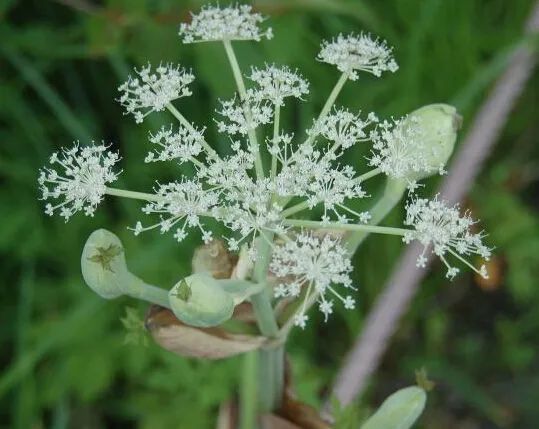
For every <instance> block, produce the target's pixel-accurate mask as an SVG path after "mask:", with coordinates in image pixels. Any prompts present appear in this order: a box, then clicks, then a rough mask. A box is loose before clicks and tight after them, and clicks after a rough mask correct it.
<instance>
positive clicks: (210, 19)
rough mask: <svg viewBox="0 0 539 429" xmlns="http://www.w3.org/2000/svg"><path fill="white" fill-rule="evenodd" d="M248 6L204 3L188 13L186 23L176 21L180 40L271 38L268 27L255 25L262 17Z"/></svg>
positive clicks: (270, 31) (207, 40)
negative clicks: (200, 7) (223, 5)
mask: <svg viewBox="0 0 539 429" xmlns="http://www.w3.org/2000/svg"><path fill="white" fill-rule="evenodd" d="M252 9H253V8H252V6H250V5H245V4H243V5H242V4H236V5H231V6H228V7H219V6H205V7H203V8H202V9H201V10H200V12H198V13H196V14H191V16H192V18H191V22H190V23H182V24H181V25H180V31H179V35H180V37H182V38H183V43H193V42H212V41H218V40H255V41H257V42H258V41H260V40H261V39H262V38H264V37H265V38H267V39H271V38H272V37H273V33H272V30H271V28H267V29H265V30H262V29H261V28H260V27H259V25H260V24H261V23H262V22H263V21H264V20H265V18H264V17H263V16H262V15H260V14H259V13H255V12H253V11H252Z"/></svg>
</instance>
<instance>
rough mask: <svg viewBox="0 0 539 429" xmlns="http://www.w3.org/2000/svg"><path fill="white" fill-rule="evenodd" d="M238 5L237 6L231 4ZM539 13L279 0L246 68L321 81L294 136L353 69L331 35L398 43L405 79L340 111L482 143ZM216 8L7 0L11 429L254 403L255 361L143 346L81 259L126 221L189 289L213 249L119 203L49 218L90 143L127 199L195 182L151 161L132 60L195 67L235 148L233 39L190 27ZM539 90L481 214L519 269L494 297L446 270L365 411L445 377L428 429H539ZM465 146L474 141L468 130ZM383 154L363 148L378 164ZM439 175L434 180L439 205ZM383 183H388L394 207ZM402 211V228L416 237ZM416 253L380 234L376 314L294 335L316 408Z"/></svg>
mask: <svg viewBox="0 0 539 429" xmlns="http://www.w3.org/2000/svg"><path fill="white" fill-rule="evenodd" d="M225 3H227V2H226V1H221V4H225ZM532 3H533V2H532V1H531V0H512V1H508V0H455V1H450V0H349V1H346V0H260V1H257V2H255V5H256V7H257V8H258V9H260V10H261V11H262V12H263V13H265V14H266V15H271V16H272V18H271V25H272V26H273V28H274V32H275V38H274V39H273V40H272V41H271V42H262V43H259V44H254V43H242V44H238V45H237V51H238V56H239V58H240V62H241V64H242V66H243V67H244V68H246V67H247V66H248V65H249V64H258V65H260V64H263V63H264V62H265V61H267V62H276V63H278V64H288V65H290V66H292V67H297V68H298V69H300V70H301V72H302V73H303V74H304V75H305V76H306V77H307V78H308V79H309V80H310V81H311V94H310V96H309V99H308V102H307V103H304V104H301V105H294V106H292V107H291V108H289V109H288V110H287V114H286V115H285V117H284V119H283V120H284V121H285V122H284V123H285V124H287V125H288V127H289V128H290V129H291V130H301V129H303V128H305V126H307V125H309V124H310V123H311V120H312V117H313V116H314V115H315V113H316V112H317V111H318V110H319V109H320V107H321V105H322V104H323V102H324V100H325V97H326V96H327V94H328V93H329V91H330V90H331V87H332V85H333V84H334V82H335V80H336V79H337V77H338V75H337V72H336V70H335V69H334V68H332V67H330V66H328V65H326V64H322V63H320V62H317V61H315V60H314V57H315V56H316V54H317V52H318V48H319V43H320V41H321V40H322V39H324V38H328V37H331V36H333V35H336V34H338V33H339V32H349V31H356V32H359V31H361V30H365V31H372V32H374V33H376V34H378V35H380V36H381V37H383V38H386V39H387V40H388V41H389V43H390V44H392V45H394V46H395V56H396V58H397V61H398V63H399V64H400V67H401V68H400V70H399V72H398V73H396V74H394V75H390V76H385V77H384V78H382V79H375V78H371V77H368V76H367V77H364V76H362V78H361V79H360V80H359V81H358V82H356V83H348V84H347V86H346V87H345V90H344V92H343V94H342V97H341V98H340V101H339V102H340V103H341V104H343V105H345V106H348V107H350V108H352V109H362V110H364V111H371V110H373V111H376V112H378V113H379V114H380V115H382V116H390V115H402V114H405V113H406V112H409V111H411V110H413V109H415V108H417V107H419V106H421V105H424V104H428V103H431V102H450V103H454V104H456V105H457V107H458V108H459V110H460V111H461V113H462V114H463V116H464V132H465V131H466V127H467V126H469V124H470V123H471V121H472V120H473V117H474V113H475V112H476V110H477V108H478V106H479V105H480V104H481V102H482V101H483V100H484V97H485V95H486V93H487V92H488V90H489V88H490V87H491V84H492V82H493V80H494V79H495V78H496V77H497V76H498V74H499V72H500V70H501V69H502V67H503V66H504V65H505V64H506V62H507V52H509V51H510V50H511V49H512V48H513V47H514V46H515V45H516V44H518V43H520V42H521V41H522V37H523V36H522V26H523V21H524V19H525V17H526V16H527V14H528V12H529V10H530V8H531V6H532ZM199 6H200V3H199V2H197V1H183V0H153V1H152V0H104V1H101V2H97V1H95V2H93V1H90V0H85V1H82V0H78V1H74V0H72V1H68V0H63V1H49V0H35V1H31V0H26V1H16V0H3V1H2V2H0V269H1V277H0V278H1V281H0V285H1V286H0V345H1V351H2V353H1V354H0V370H1V374H0V427H2V428H14V429H27V428H32V429H34V428H35V429H38V428H54V429H64V428H141V429H142V428H144V429H156V428H159V429H160V428H182V429H184V428H185V429H190V428H197V429H198V428H211V427H212V426H213V424H214V421H215V415H216V410H217V407H218V404H219V403H220V402H221V401H223V400H226V399H227V398H229V397H231V395H233V394H234V393H235V390H236V386H237V383H238V381H239V370H240V368H241V360H240V359H229V360H225V361H218V362H207V361H196V360H192V359H182V358H179V357H176V356H174V355H172V354H169V353H167V352H165V351H162V350H160V349H158V348H157V347H156V346H155V345H153V344H150V346H148V347H143V346H134V345H124V344H123V342H124V338H125V335H126V331H125V328H124V327H123V326H122V323H121V321H120V318H121V317H123V316H124V313H125V307H126V306H132V307H135V308H137V310H138V312H139V314H140V315H141V317H142V315H143V314H144V310H145V305H144V304H139V303H137V302H134V301H132V300H127V299H126V300H123V299H121V300H118V301H110V302H105V301H103V300H101V299H99V298H98V297H96V296H95V294H93V293H92V292H91V291H90V290H89V289H87V288H86V287H85V285H84V284H83V281H82V278H81V274H80V269H79V255H80V251H81V249H82V246H83V244H84V241H85V239H86V237H87V236H88V235H89V233H90V232H91V231H92V230H94V229H96V228H100V227H106V228H108V229H110V230H112V231H114V232H115V233H116V234H118V235H119V236H120V237H121V238H122V240H123V241H124V243H125V245H126V248H127V252H128V258H129V263H130V265H131V267H132V269H133V271H134V272H136V273H137V274H139V275H141V276H143V277H144V278H145V279H147V280H148V281H150V282H153V283H155V284H159V285H162V286H170V285H172V284H174V283H175V282H176V281H177V280H178V279H179V278H181V277H182V276H184V275H186V274H188V273H189V266H190V258H191V255H192V252H193V249H194V248H195V247H196V246H197V245H198V242H199V241H198V240H199V238H198V237H196V236H193V237H191V238H190V239H189V240H188V241H187V242H186V243H185V244H182V245H181V246H180V245H177V244H176V243H175V242H174V240H173V239H172V237H171V236H169V235H165V236H160V235H159V234H152V233H148V234H146V235H142V236H140V237H137V238H135V237H133V235H132V234H131V233H130V232H129V231H127V230H126V226H128V225H129V226H132V225H134V223H135V222H136V220H138V219H139V218H140V217H141V213H140V205H139V204H138V203H136V202H132V201H123V200H116V199H112V198H110V199H107V201H106V202H105V203H104V204H103V205H102V207H100V208H99V210H98V212H97V214H96V216H95V217H94V218H85V217H84V216H82V215H79V216H75V217H74V218H73V219H72V220H71V221H70V222H69V223H68V224H64V223H63V221H62V220H61V219H59V218H56V217H55V218H49V217H47V216H46V215H45V214H44V213H43V210H42V208H43V207H42V203H41V202H40V201H38V200H37V197H38V192H37V185H36V179H37V169H38V168H39V167H40V166H41V165H43V164H44V163H45V162H46V161H47V157H48V156H49V155H50V153H51V152H52V151H54V150H57V149H58V148H59V147H61V146H63V145H69V144H70V143H71V142H72V141H73V140H77V139H80V140H81V141H83V142H85V141H88V140H90V139H96V140H97V141H100V140H105V141H106V142H112V143H113V145H114V147H115V148H117V149H118V150H120V151H121V154H122V157H123V160H122V168H123V170H124V174H123V175H122V178H121V180H120V184H119V186H122V187H128V188H129V189H134V190H142V191H144V190H149V189H151V187H152V186H153V183H154V181H155V180H170V179H172V178H174V177H175V176H177V175H178V173H179V170H178V167H177V166H175V165H172V164H170V165H165V164H151V165H148V164H144V162H143V158H144V156H145V154H146V152H147V150H148V148H149V144H148V141H147V131H148V130H155V129H156V128H157V127H159V126H160V124H161V123H167V122H169V121H171V120H172V118H170V117H167V115H166V114H163V115H152V116H151V118H150V119H149V120H147V121H145V123H144V124H143V125H136V124H135V123H134V121H133V120H132V119H131V118H130V117H124V116H123V115H122V111H121V108H120V106H119V105H118V103H116V102H115V101H114V99H115V98H116V97H117V91H116V88H117V86H118V85H119V84H120V83H121V82H123V81H124V80H125V78H126V76H127V74H128V73H129V71H130V69H131V67H132V66H135V65H141V64H144V63H146V62H147V61H151V62H154V63H155V62H159V61H174V62H176V61H179V62H181V63H182V65H184V66H187V67H190V68H192V69H193V71H194V73H195V75H196V76H197V81H196V82H195V84H194V96H193V97H191V98H189V99H184V100H181V102H180V103H178V106H179V107H180V108H181V110H182V111H184V112H186V115H187V116H188V117H189V118H190V119H192V120H193V121H195V122H196V123H198V124H209V125H210V127H209V130H208V134H207V135H208V137H209V138H210V140H211V141H214V142H215V145H216V147H218V148H220V150H223V148H224V147H225V146H226V144H227V143H226V140H224V139H223V138H222V136H219V135H217V133H216V132H215V130H214V129H213V128H212V127H211V117H212V115H213V111H214V109H215V108H216V107H217V100H218V98H219V97H223V98H224V97H228V96H230V95H231V94H232V92H233V90H234V86H233V81H232V76H231V73H230V71H229V69H228V66H227V64H226V59H225V56H224V53H223V50H222V48H221V47H220V46H219V45H217V44H216V45H213V44H202V45H194V46H193V45H191V46H184V45H182V44H181V43H180V41H179V39H178V37H177V28H178V24H179V22H181V21H183V20H186V19H188V16H189V15H188V11H189V10H190V9H195V10H196V9H197V8H198V7H199ZM538 81H539V78H538V76H537V74H535V75H534V76H533V77H532V80H531V81H530V82H529V84H528V86H527V88H526V90H525V91H524V93H523V95H522V96H521V97H520V98H519V100H518V104H517V106H516V108H515V109H514V111H513V112H512V115H511V117H510V119H509V122H508V124H507V126H506V127H504V130H503V135H502V137H501V139H500V141H499V142H498V144H497V146H496V149H495V150H494V153H493V154H492V156H490V157H489V160H488V164H487V166H486V169H485V170H484V171H483V172H482V174H481V176H480V178H479V179H478V180H477V183H475V184H474V186H473V191H472V193H471V195H470V198H469V199H468V200H467V201H466V206H468V207H470V208H472V209H473V211H474V214H475V216H477V217H479V218H481V219H482V220H483V226H484V227H485V229H486V230H487V231H488V232H489V234H490V235H489V237H488V242H489V244H491V245H493V246H496V248H497V249H496V259H495V263H496V267H497V268H499V270H500V275H499V276H496V277H497V278H496V279H495V280H496V281H494V282H493V284H492V285H491V286H490V287H489V288H486V287H485V286H484V285H482V284H480V283H478V282H477V280H476V279H475V278H474V277H473V276H472V275H470V274H469V273H465V274H463V275H461V276H460V277H459V278H458V279H456V280H455V281H454V282H452V283H448V282H447V281H446V280H445V279H444V275H443V271H442V269H441V267H440V266H435V267H434V269H433V270H432V271H431V273H430V274H429V276H428V278H427V279H426V280H425V281H424V284H423V285H422V287H421V289H420V292H419V294H418V296H417V297H416V299H415V300H414V302H413V304H412V307H411V309H410V311H409V312H408V314H407V315H406V317H405V318H404V319H403V320H402V322H401V323H400V325H399V328H398V331H397V334H396V335H395V337H394V339H393V341H392V344H391V347H390V349H389V352H388V353H387V354H386V355H385V357H384V360H383V362H382V365H381V368H380V370H379V371H378V372H377V374H376V376H375V378H374V379H373V380H372V383H371V386H370V388H369V390H368V392H367V393H366V394H365V395H364V396H363V398H362V400H361V404H360V405H358V406H360V407H362V408H363V409H367V408H369V407H373V406H376V405H377V404H379V403H380V401H381V399H382V398H383V397H384V396H385V395H387V394H388V393H390V392H392V391H393V390H395V389H397V388H399V387H402V386H405V385H408V384H411V383H413V373H414V370H415V369H417V368H419V367H421V366H425V367H426V368H427V369H428V371H429V374H430V375H431V377H432V378H433V379H434V380H435V381H436V382H437V387H436V389H435V390H434V391H433V392H432V393H431V394H430V396H429V401H428V405H427V410H426V412H425V413H424V416H423V418H422V419H421V422H420V423H419V424H418V427H419V428H429V429H431V428H432V429H445V428H448V429H449V428H463V429H479V428H481V429H482V428H530V429H532V428H537V427H539V407H538V406H537V404H538V403H539V359H538V352H539V347H538V346H539V310H538V305H539V291H538V290H537V288H538V287H539V219H538V210H539V148H538V147H539V146H538V137H537V136H538V134H539V121H538V119H539V110H538V107H537V103H538V101H539V99H538V96H539V89H538V86H537V83H538ZM461 135H462V134H461ZM364 155H365V151H362V150H361V149H358V150H356V151H355V152H353V153H352V155H351V156H352V157H355V159H357V166H360V165H364V163H365V161H364V158H363V156H364ZM435 185H436V182H435V180H434V181H430V182H428V183H427V186H426V188H425V189H424V192H425V193H429V192H432V190H433V189H434V186H435ZM379 186H380V183H379V182H376V181H374V182H373V183H370V184H369V189H368V190H369V192H370V193H371V194H372V195H373V196H376V193H377V192H378V190H379ZM401 218H402V208H399V209H397V210H395V212H394V213H393V214H392V215H391V216H390V217H389V218H388V219H387V222H386V224H388V225H398V223H399V219H401ZM402 249H403V246H402V245H401V243H400V242H399V240H397V239H395V238H392V237H388V238H385V237H382V238H379V237H376V238H374V237H371V238H370V239H369V240H367V242H366V243H365V245H364V246H363V248H362V249H361V250H360V251H359V253H358V254H357V256H356V260H355V267H356V269H355V272H354V276H355V278H356V280H357V282H358V284H359V285H360V287H359V291H358V299H359V302H360V305H359V309H358V310H357V311H354V312H344V311H342V312H341V311H339V312H338V313H337V314H336V315H335V317H333V318H332V319H331V320H330V322H328V323H327V324H323V323H322V322H321V321H320V320H318V322H319V323H318V322H313V323H311V324H310V326H309V327H308V329H306V330H305V331H304V332H299V331H295V332H294V333H293V335H292V338H291V341H290V346H289V350H290V356H291V363H292V367H293V373H294V376H295V381H296V384H297V391H298V393H299V395H300V397H301V398H302V399H303V400H304V401H306V402H308V403H310V404H313V405H317V404H319V403H320V400H321V397H322V396H323V394H324V393H325V392H327V389H328V387H329V385H330V382H331V380H332V377H333V376H334V374H335V371H336V369H337V367H338V366H339V365H340V363H341V361H342V358H343V356H344V354H345V352H346V350H347V349H348V348H349V346H350V344H351V342H352V341H353V339H354V338H355V336H356V335H357V333H358V332H359V331H360V330H361V325H362V321H363V319H364V316H365V314H366V312H367V311H368V310H369V308H370V307H371V304H372V302H373V300H374V298H375V297H376V295H377V293H378V292H379V291H380V289H381V287H382V286H383V285H384V281H385V280H386V278H387V276H388V275H389V273H390V272H391V269H392V267H393V264H394V262H395V260H396V258H397V257H398V255H399V254H400V252H401V251H402Z"/></svg>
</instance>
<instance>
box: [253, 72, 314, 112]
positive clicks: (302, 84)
mask: <svg viewBox="0 0 539 429" xmlns="http://www.w3.org/2000/svg"><path fill="white" fill-rule="evenodd" d="M249 79H250V80H252V81H253V82H255V83H256V84H257V87H256V88H250V89H248V90H247V98H250V99H252V100H255V101H263V100H268V101H270V102H271V103H272V104H275V105H278V106H283V105H284V99H285V98H287V97H295V98H299V99H301V97H302V96H304V95H307V94H308V93H309V82H307V81H306V80H305V79H304V78H303V77H302V76H301V75H300V74H299V73H297V72H294V71H292V70H291V69H290V68H288V67H286V66H284V67H276V66H275V65H266V66H265V67H264V68H262V69H258V68H256V67H252V68H251V74H250V75H249Z"/></svg>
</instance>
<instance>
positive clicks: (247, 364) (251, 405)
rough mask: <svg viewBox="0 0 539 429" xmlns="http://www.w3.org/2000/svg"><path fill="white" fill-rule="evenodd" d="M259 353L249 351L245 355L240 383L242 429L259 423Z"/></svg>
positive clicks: (249, 428) (250, 428)
mask: <svg viewBox="0 0 539 429" xmlns="http://www.w3.org/2000/svg"><path fill="white" fill-rule="evenodd" d="M258 366H259V362H258V353H257V352H249V353H245V354H244V356H243V368H242V369H243V371H242V378H241V384H240V403H241V407H240V424H239V428H240V429H254V428H255V427H256V425H257V422H256V418H257V410H258V399H257V397H258V391H257V390H258V389H257V378H258Z"/></svg>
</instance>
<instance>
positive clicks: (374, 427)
mask: <svg viewBox="0 0 539 429" xmlns="http://www.w3.org/2000/svg"><path fill="white" fill-rule="evenodd" d="M426 400H427V395H426V393H425V391H424V390H423V389H422V388H420V387H417V386H411V387H406V388H404V389H400V390H398V391H397V392H395V393H393V394H392V395H390V396H389V397H388V398H387V399H386V400H385V401H384V403H383V404H382V405H381V406H380V408H378V410H377V411H376V413H374V414H373V415H372V416H371V417H370V418H369V419H368V420H367V421H366V422H365V423H364V424H363V425H362V426H361V429H385V428H400V429H409V428H411V427H412V426H413V424H414V423H415V421H416V420H417V419H418V418H419V416H420V415H421V413H422V412H423V409H424V408H425V402H426Z"/></svg>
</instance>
